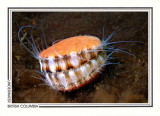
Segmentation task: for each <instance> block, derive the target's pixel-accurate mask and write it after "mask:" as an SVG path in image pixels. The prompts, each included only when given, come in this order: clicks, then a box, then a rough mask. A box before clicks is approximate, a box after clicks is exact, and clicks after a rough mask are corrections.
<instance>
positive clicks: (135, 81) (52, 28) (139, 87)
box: [12, 12, 148, 103]
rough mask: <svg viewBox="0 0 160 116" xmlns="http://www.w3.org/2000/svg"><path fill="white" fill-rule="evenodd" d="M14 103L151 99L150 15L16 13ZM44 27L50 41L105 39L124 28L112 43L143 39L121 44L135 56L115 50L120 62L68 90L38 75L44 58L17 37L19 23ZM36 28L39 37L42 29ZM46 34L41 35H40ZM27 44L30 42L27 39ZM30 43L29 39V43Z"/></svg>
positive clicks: (13, 60)
mask: <svg viewBox="0 0 160 116" xmlns="http://www.w3.org/2000/svg"><path fill="white" fill-rule="evenodd" d="M12 21H13V22H12V27H13V28H12V29H13V32H12V37H13V38H12V102H13V103H147V102H148V13H147V12H137V13H136V12H108V13H107V12H90V13H89V12H83V13H82V12H70V13H68V12H65V13H62V12H50V13H47V12H43V13H42V12H22V13H19V12H15V13H13V16H12ZM24 25H34V26H36V29H38V28H40V27H41V26H42V27H43V31H44V34H45V38H46V40H47V44H48V45H52V42H54V41H55V40H58V39H64V38H68V37H73V36H77V35H94V36H97V37H99V38H102V29H103V27H105V35H106V36H108V35H109V34H110V33H112V32H113V31H114V30H115V29H116V28H120V31H119V32H118V33H117V34H116V35H115V36H114V37H113V38H112V39H111V41H141V42H143V43H119V44H114V46H116V47H117V48H118V47H121V48H122V47H124V48H128V49H126V51H128V52H130V53H132V54H134V55H135V57H133V56H130V55H128V54H125V53H122V52H118V53H114V54H113V57H115V58H116V59H115V60H113V61H112V62H119V63H120V65H108V66H107V67H106V69H105V70H104V71H103V74H102V75H101V76H99V77H98V78H97V79H96V80H95V81H94V82H93V83H91V84H89V85H88V86H86V87H84V88H82V89H79V90H77V91H75V92H69V93H63V92H58V91H56V90H53V89H51V88H50V87H48V86H45V85H40V84H44V82H43V81H40V80H38V79H36V78H34V77H33V76H38V75H39V74H38V73H36V72H35V70H40V69H39V62H38V61H37V60H36V59H34V58H33V57H32V56H31V55H30V53H29V52H28V51H27V50H26V49H24V47H23V46H22V45H21V44H20V42H19V41H18V38H17V32H18V27H21V26H24ZM36 29H35V30H34V31H33V36H34V39H35V40H36V39H37V38H38V37H39V36H41V37H42V35H41V34H42V31H41V30H36ZM39 33H41V34H39ZM24 42H26V41H24ZM26 45H27V43H26Z"/></svg>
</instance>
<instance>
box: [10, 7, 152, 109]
mask: <svg viewBox="0 0 160 116" xmlns="http://www.w3.org/2000/svg"><path fill="white" fill-rule="evenodd" d="M8 12H9V16H8V18H9V22H8V23H9V25H8V26H9V36H8V37H9V40H8V41H9V81H11V80H12V47H11V46H12V41H11V40H12V12H148V103H12V104H28V105H29V104H36V105H39V106H40V107H43V106H46V107H47V106H48V107H106V106H115V107H118V106H130V107H131V106H136V107H139V106H152V105H153V103H152V102H153V98H152V97H153V95H152V89H153V88H152V83H151V82H152V79H151V77H152V68H151V66H152V56H151V55H152V40H151V39H153V38H152V36H153V35H152V33H151V32H152V21H153V20H152V16H153V14H152V8H151V7H145V8H143V7H142V8H141V7H137V8H136V7H134V8H127V7H126V8H125V7H124V8H95V9H94V8H86V7H84V8H63V7H62V8H60V7H59V8H47V9H44V8H31V9H29V7H26V8H9V9H8ZM149 93H150V94H149Z"/></svg>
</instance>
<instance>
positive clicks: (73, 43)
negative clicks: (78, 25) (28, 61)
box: [40, 36, 102, 58]
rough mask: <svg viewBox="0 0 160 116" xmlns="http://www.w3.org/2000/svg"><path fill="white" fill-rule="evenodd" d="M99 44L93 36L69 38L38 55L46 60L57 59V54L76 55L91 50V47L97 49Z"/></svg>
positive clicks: (98, 40) (97, 39)
mask: <svg viewBox="0 0 160 116" xmlns="http://www.w3.org/2000/svg"><path fill="white" fill-rule="evenodd" d="M101 43H102V42H101V40H100V39H99V38H97V37H94V36H75V37H70V38H67V39H64V40H62V41H60V42H58V43H55V44H54V45H52V46H50V47H49V48H47V49H45V50H43V51H42V52H41V53H40V57H42V58H48V57H49V56H52V57H58V54H59V55H62V56H65V55H67V54H71V53H73V52H75V53H78V52H80V51H84V50H86V49H92V48H93V47H98V46H99V45H100V44H101ZM55 51H56V52H57V53H58V54H57V53H56V52H55Z"/></svg>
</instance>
